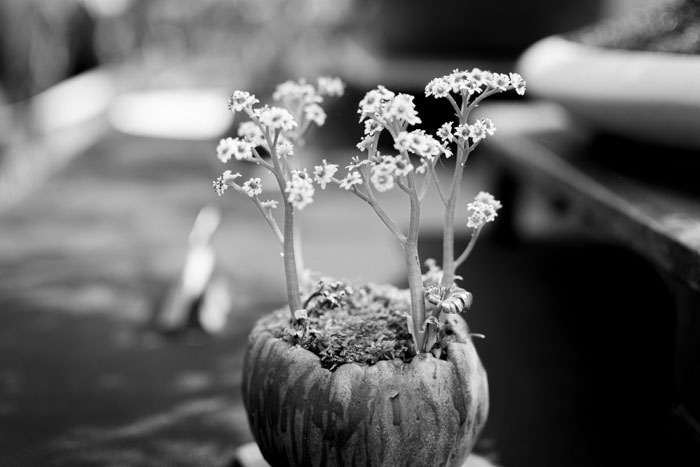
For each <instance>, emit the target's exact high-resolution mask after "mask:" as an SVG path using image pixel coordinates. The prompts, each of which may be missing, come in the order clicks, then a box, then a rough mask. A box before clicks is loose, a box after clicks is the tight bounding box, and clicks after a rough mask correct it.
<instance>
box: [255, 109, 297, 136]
mask: <svg viewBox="0 0 700 467" xmlns="http://www.w3.org/2000/svg"><path fill="white" fill-rule="evenodd" d="M259 118H260V123H262V124H263V125H265V126H266V127H267V128H270V129H273V130H283V131H289V130H292V129H294V128H296V126H297V122H295V121H294V117H293V116H292V114H291V113H289V111H288V110H287V109H283V108H282V107H269V108H266V109H263V110H262V111H261V112H260V115H259Z"/></svg>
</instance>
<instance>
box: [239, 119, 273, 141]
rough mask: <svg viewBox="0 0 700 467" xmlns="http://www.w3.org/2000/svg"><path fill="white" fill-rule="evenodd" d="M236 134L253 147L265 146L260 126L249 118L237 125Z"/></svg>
mask: <svg viewBox="0 0 700 467" xmlns="http://www.w3.org/2000/svg"><path fill="white" fill-rule="evenodd" d="M238 136H239V137H240V138H243V139H244V140H246V141H248V142H249V143H250V144H251V145H252V146H253V147H258V146H265V145H266V143H267V142H266V140H265V135H264V134H263V132H262V130H261V129H260V127H259V126H258V125H256V124H255V122H251V121H250V120H248V121H246V122H242V123H241V124H240V125H239V126H238Z"/></svg>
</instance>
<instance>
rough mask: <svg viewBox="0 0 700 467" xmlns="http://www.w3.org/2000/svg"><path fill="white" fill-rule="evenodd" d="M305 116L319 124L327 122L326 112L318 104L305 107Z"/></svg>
mask: <svg viewBox="0 0 700 467" xmlns="http://www.w3.org/2000/svg"><path fill="white" fill-rule="evenodd" d="M304 117H305V118H306V119H307V120H309V121H312V122H314V123H315V124H316V125H318V126H323V124H324V123H326V112H325V111H324V110H323V108H322V107H321V106H320V105H318V104H309V105H307V106H306V107H304Z"/></svg>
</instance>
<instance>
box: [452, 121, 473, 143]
mask: <svg viewBox="0 0 700 467" xmlns="http://www.w3.org/2000/svg"><path fill="white" fill-rule="evenodd" d="M469 128H470V126H469V124H468V123H462V124H461V125H457V127H456V128H455V129H454V133H453V134H454V135H455V138H458V139H460V140H465V141H466V140H467V138H469Z"/></svg>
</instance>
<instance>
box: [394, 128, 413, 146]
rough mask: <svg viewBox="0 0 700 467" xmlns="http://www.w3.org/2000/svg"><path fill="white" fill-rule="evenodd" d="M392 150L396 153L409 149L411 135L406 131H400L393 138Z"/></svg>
mask: <svg viewBox="0 0 700 467" xmlns="http://www.w3.org/2000/svg"><path fill="white" fill-rule="evenodd" d="M394 149H396V150H398V151H408V150H409V149H411V135H410V134H409V133H408V132H407V131H402V132H401V133H399V134H398V135H396V138H394Z"/></svg>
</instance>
